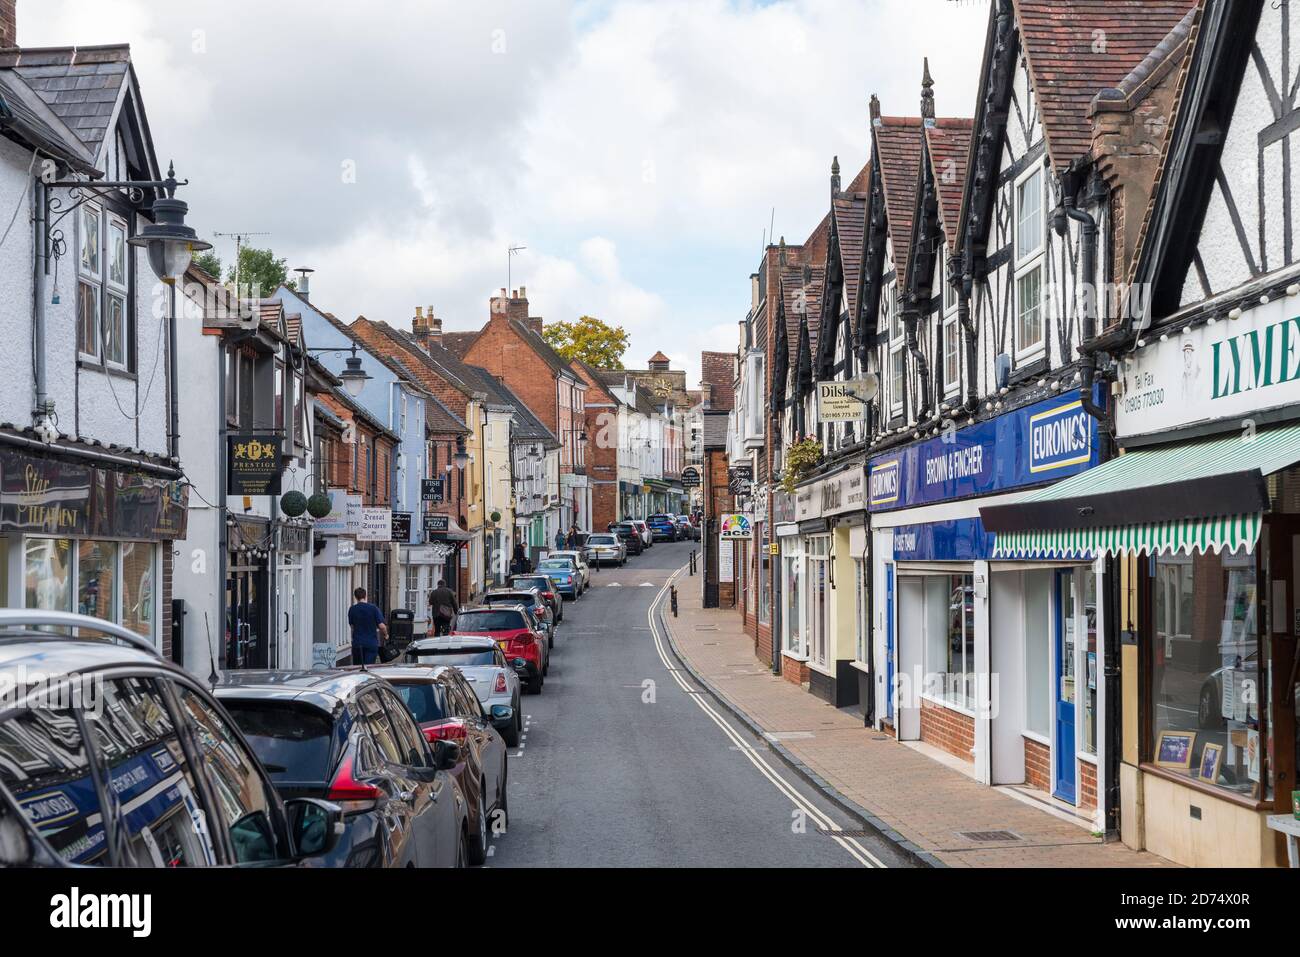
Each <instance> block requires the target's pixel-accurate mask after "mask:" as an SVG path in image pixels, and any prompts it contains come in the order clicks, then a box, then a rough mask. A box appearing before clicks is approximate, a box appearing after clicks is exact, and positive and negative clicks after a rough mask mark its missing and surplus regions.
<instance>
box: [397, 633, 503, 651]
mask: <svg viewBox="0 0 1300 957" xmlns="http://www.w3.org/2000/svg"><path fill="white" fill-rule="evenodd" d="M496 646H497V640H496V639H495V638H493V637H492V636H491V635H442V636H439V637H437V638H420V639H418V640H416V641H413V642H411V643H410V644H409V645H407V646H406V650H407V651H439V650H441V649H443V648H447V649H451V648H482V649H483V650H484V651H487V650H489V649H491V648H495V647H496Z"/></svg>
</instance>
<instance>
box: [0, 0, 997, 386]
mask: <svg viewBox="0 0 1300 957" xmlns="http://www.w3.org/2000/svg"><path fill="white" fill-rule="evenodd" d="M987 10H988V3H987V0H964V2H960V3H957V2H953V0H785V2H752V0H576V2H564V0H509V2H505V0H472V2H466V0H456V2H442V0H369V2H367V3H356V2H354V0H347V2H344V0H273V2H272V0H184V2H179V3H163V2H157V0H39V2H34V0H20V2H19V5H18V41H19V43H20V44H21V45H23V46H52V45H59V46H62V45H68V44H80V45H88V44H99V43H118V42H129V43H130V44H131V47H132V53H133V59H134V63H135V68H136V72H137V74H138V76H139V78H140V84H141V87H142V90H143V94H144V101H145V107H146V110H147V111H148V115H149V121H150V125H151V128H152V132H153V138H154V143H155V146H156V148H157V151H158V156H159V159H160V161H161V162H162V163H163V164H164V165H165V164H166V163H167V161H168V160H169V159H175V161H176V168H177V172H178V174H179V175H181V176H182V177H189V178H190V179H191V180H192V181H193V185H191V186H190V187H189V188H188V189H186V190H184V191H183V194H182V195H183V197H184V198H185V199H186V200H187V201H188V202H189V203H190V207H191V217H190V219H191V223H192V224H193V225H194V226H195V227H196V228H197V229H198V230H199V231H200V233H201V234H203V235H205V236H207V237H209V238H212V233H214V232H232V233H233V232H237V231H249V232H265V233H269V234H270V235H269V236H264V237H256V238H255V239H254V242H255V243H256V244H258V245H269V246H271V247H272V248H273V249H274V250H275V252H276V254H277V255H278V256H282V257H285V258H287V259H288V261H289V265H290V266H291V267H293V266H310V267H313V268H315V269H316V274H315V276H314V277H313V279H312V299H313V300H314V301H316V302H318V303H319V304H320V305H321V306H323V307H324V308H326V309H328V310H330V311H331V312H334V313H335V314H336V315H338V316H340V317H341V318H345V319H347V320H351V319H352V318H355V317H356V316H358V315H365V316H367V317H369V318H370V319H374V320H383V321H386V322H389V323H392V324H394V325H408V324H409V322H410V317H411V316H412V315H413V314H414V307H415V306H416V305H421V306H428V305H432V306H433V307H434V309H435V310H436V312H437V314H438V315H439V316H441V317H442V318H443V320H444V326H445V328H446V329H449V330H450V329H477V328H479V327H481V326H482V325H483V323H484V322H485V321H486V320H487V316H488V297H489V296H490V295H492V293H493V292H494V291H495V290H496V289H499V288H500V287H501V286H504V285H505V284H506V281H507V280H506V262H507V255H506V250H507V247H509V246H511V245H524V246H527V247H528V248H527V249H526V250H525V251H523V252H521V253H519V254H518V255H517V256H516V257H515V260H514V285H515V286H519V285H521V284H522V285H525V286H527V288H528V295H529V299H530V300H531V303H532V310H533V314H534V315H541V316H543V317H545V318H546V319H547V320H559V319H574V318H576V317H578V316H579V315H581V314H583V313H588V314H591V315H595V316H599V317H600V318H601V319H604V320H605V321H607V322H611V323H616V324H618V325H622V326H624V327H625V328H627V330H628V331H629V332H630V333H631V335H632V345H631V348H630V350H629V352H628V354H627V356H626V357H625V362H626V363H627V364H628V365H629V366H633V367H638V366H641V367H643V366H644V364H645V360H646V359H647V358H648V357H649V356H650V355H651V354H653V353H654V352H655V351H656V350H658V349H662V350H663V351H664V352H665V353H666V354H668V355H669V356H670V357H672V359H673V364H674V365H675V366H678V367H685V368H686V369H687V370H688V374H689V381H690V382H691V384H692V385H694V384H695V383H696V382H697V381H698V379H699V365H700V363H699V354H700V350H702V349H712V350H719V351H730V350H732V349H734V348H735V347H736V344H737V338H736V336H737V332H736V329H737V327H736V323H738V322H739V321H741V320H742V319H743V318H744V316H745V312H746V310H747V309H748V307H749V295H750V291H749V279H748V277H749V274H750V273H751V272H752V271H753V270H754V269H755V268H756V267H757V265H758V260H759V256H760V252H761V247H762V242H763V238H764V233H765V231H766V230H767V228H768V225H769V222H770V221H771V219H772V215H773V208H775V225H776V228H775V234H776V235H777V236H778V237H779V236H782V235H784V236H785V237H786V239H787V240H788V241H789V242H799V241H801V240H802V239H803V238H804V237H806V236H807V234H808V233H809V231H810V230H811V229H812V228H813V227H814V226H815V225H816V224H817V223H818V222H819V221H820V220H821V218H822V217H823V216H824V215H825V213H826V211H827V209H828V208H829V189H830V181H829V176H830V162H831V157H832V156H833V155H835V154H838V155H839V157H840V162H841V166H842V167H843V177H844V182H845V184H847V183H848V181H849V180H850V179H851V178H852V177H853V175H854V174H855V173H856V172H857V171H858V170H859V169H860V168H861V166H862V165H863V164H864V163H865V162H866V160H867V158H868V146H869V135H868V134H869V126H868V115H867V104H868V100H869V98H870V95H871V94H872V93H873V92H874V93H877V94H878V95H879V96H880V99H881V103H882V107H883V109H884V112H885V113H887V114H898V115H904V114H905V115H915V114H916V113H917V112H918V104H919V100H920V79H921V58H922V57H923V56H926V55H928V56H929V57H930V68H931V72H932V74H933V75H934V79H935V93H936V100H937V106H938V110H939V113H940V115H948V116H969V115H971V113H972V112H973V110H974V106H975V101H976V91H975V87H974V83H975V81H976V78H977V74H978V70H979V63H980V57H981V55H982V46H983V38H984V30H985V25H986V23H987ZM213 241H214V242H216V243H217V248H218V252H219V254H220V255H221V256H222V259H223V260H224V261H226V262H229V261H230V260H231V259H232V258H233V241H231V240H226V239H214V240H213Z"/></svg>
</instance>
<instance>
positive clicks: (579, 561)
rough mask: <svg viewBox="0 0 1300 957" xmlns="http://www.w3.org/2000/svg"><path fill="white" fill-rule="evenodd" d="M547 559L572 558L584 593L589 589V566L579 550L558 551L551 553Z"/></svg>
mask: <svg viewBox="0 0 1300 957" xmlns="http://www.w3.org/2000/svg"><path fill="white" fill-rule="evenodd" d="M546 557H547V558H548V559H549V558H572V559H573V564H574V567H576V568H577V569H578V576H579V577H580V578H581V579H582V589H583V591H586V590H587V589H588V588H590V587H591V566H590V565H588V564H587V558H586V556H585V555H584V554H583V551H582V549H581V548H579V549H578V551H576V552H574V551H559V552H551V554H549V555H548V556H546Z"/></svg>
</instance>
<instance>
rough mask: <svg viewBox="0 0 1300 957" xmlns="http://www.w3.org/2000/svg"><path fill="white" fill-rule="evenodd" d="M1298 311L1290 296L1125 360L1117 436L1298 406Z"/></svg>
mask: <svg viewBox="0 0 1300 957" xmlns="http://www.w3.org/2000/svg"><path fill="white" fill-rule="evenodd" d="M1297 312H1300V306H1297V304H1296V300H1295V299H1293V298H1291V297H1289V296H1288V297H1284V298H1281V299H1276V300H1272V301H1270V302H1268V303H1265V304H1264V305H1259V306H1255V307H1253V308H1251V309H1247V310H1245V311H1243V312H1242V314H1241V316H1240V317H1239V318H1237V319H1221V320H1219V321H1217V322H1215V323H1214V324H1213V325H1210V324H1209V323H1205V324H1203V325H1199V326H1196V327H1195V328H1193V329H1189V330H1185V331H1184V332H1183V333H1181V334H1179V335H1170V337H1169V338H1168V339H1166V340H1164V341H1162V342H1152V343H1150V344H1149V345H1147V346H1146V347H1145V348H1143V349H1141V350H1140V351H1138V352H1137V353H1135V354H1134V355H1133V356H1132V357H1130V358H1127V359H1125V360H1124V370H1123V376H1122V378H1121V380H1120V381H1121V383H1122V387H1123V390H1124V391H1123V394H1122V395H1121V396H1120V398H1119V401H1118V403H1117V405H1116V409H1115V429H1116V434H1117V435H1118V436H1119V437H1120V438H1127V437H1129V436H1135V435H1146V434H1150V433H1152V432H1163V431H1167V430H1169V429H1177V428H1182V427H1184V426H1189V425H1197V424H1200V423H1203V422H1209V421H1213V420H1216V419H1240V418H1246V417H1248V416H1250V415H1252V414H1254V413H1257V412H1262V411H1265V410H1268V409H1276V408H1279V407H1281V406H1286V405H1293V404H1295V403H1298V402H1300V316H1297V315H1296V313H1297Z"/></svg>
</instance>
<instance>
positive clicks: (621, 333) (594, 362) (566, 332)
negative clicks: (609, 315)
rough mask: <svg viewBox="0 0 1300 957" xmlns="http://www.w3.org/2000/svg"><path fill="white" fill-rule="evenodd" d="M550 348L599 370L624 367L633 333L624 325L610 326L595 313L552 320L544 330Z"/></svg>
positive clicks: (566, 357) (570, 359) (567, 357)
mask: <svg viewBox="0 0 1300 957" xmlns="http://www.w3.org/2000/svg"><path fill="white" fill-rule="evenodd" d="M542 338H543V339H545V340H546V341H547V343H549V344H550V346H551V348H552V349H554V350H555V351H556V352H558V353H559V354H560V355H562V356H564V358H565V359H567V360H569V361H573V360H574V359H581V360H582V361H583V362H585V363H587V365H590V366H594V367H595V368H597V369H622V368H623V353H624V352H626V351H627V347H628V343H629V341H630V338H631V337H630V336H628V334H627V332H626V331H625V330H624V329H623V327H622V326H610V325H607V324H606V323H604V322H601V321H600V320H599V319H597V318H596V317H595V316H583V317H581V318H580V319H578V320H577V321H576V322H552V323H550V324H548V325H546V326H545V327H543V329H542Z"/></svg>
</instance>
